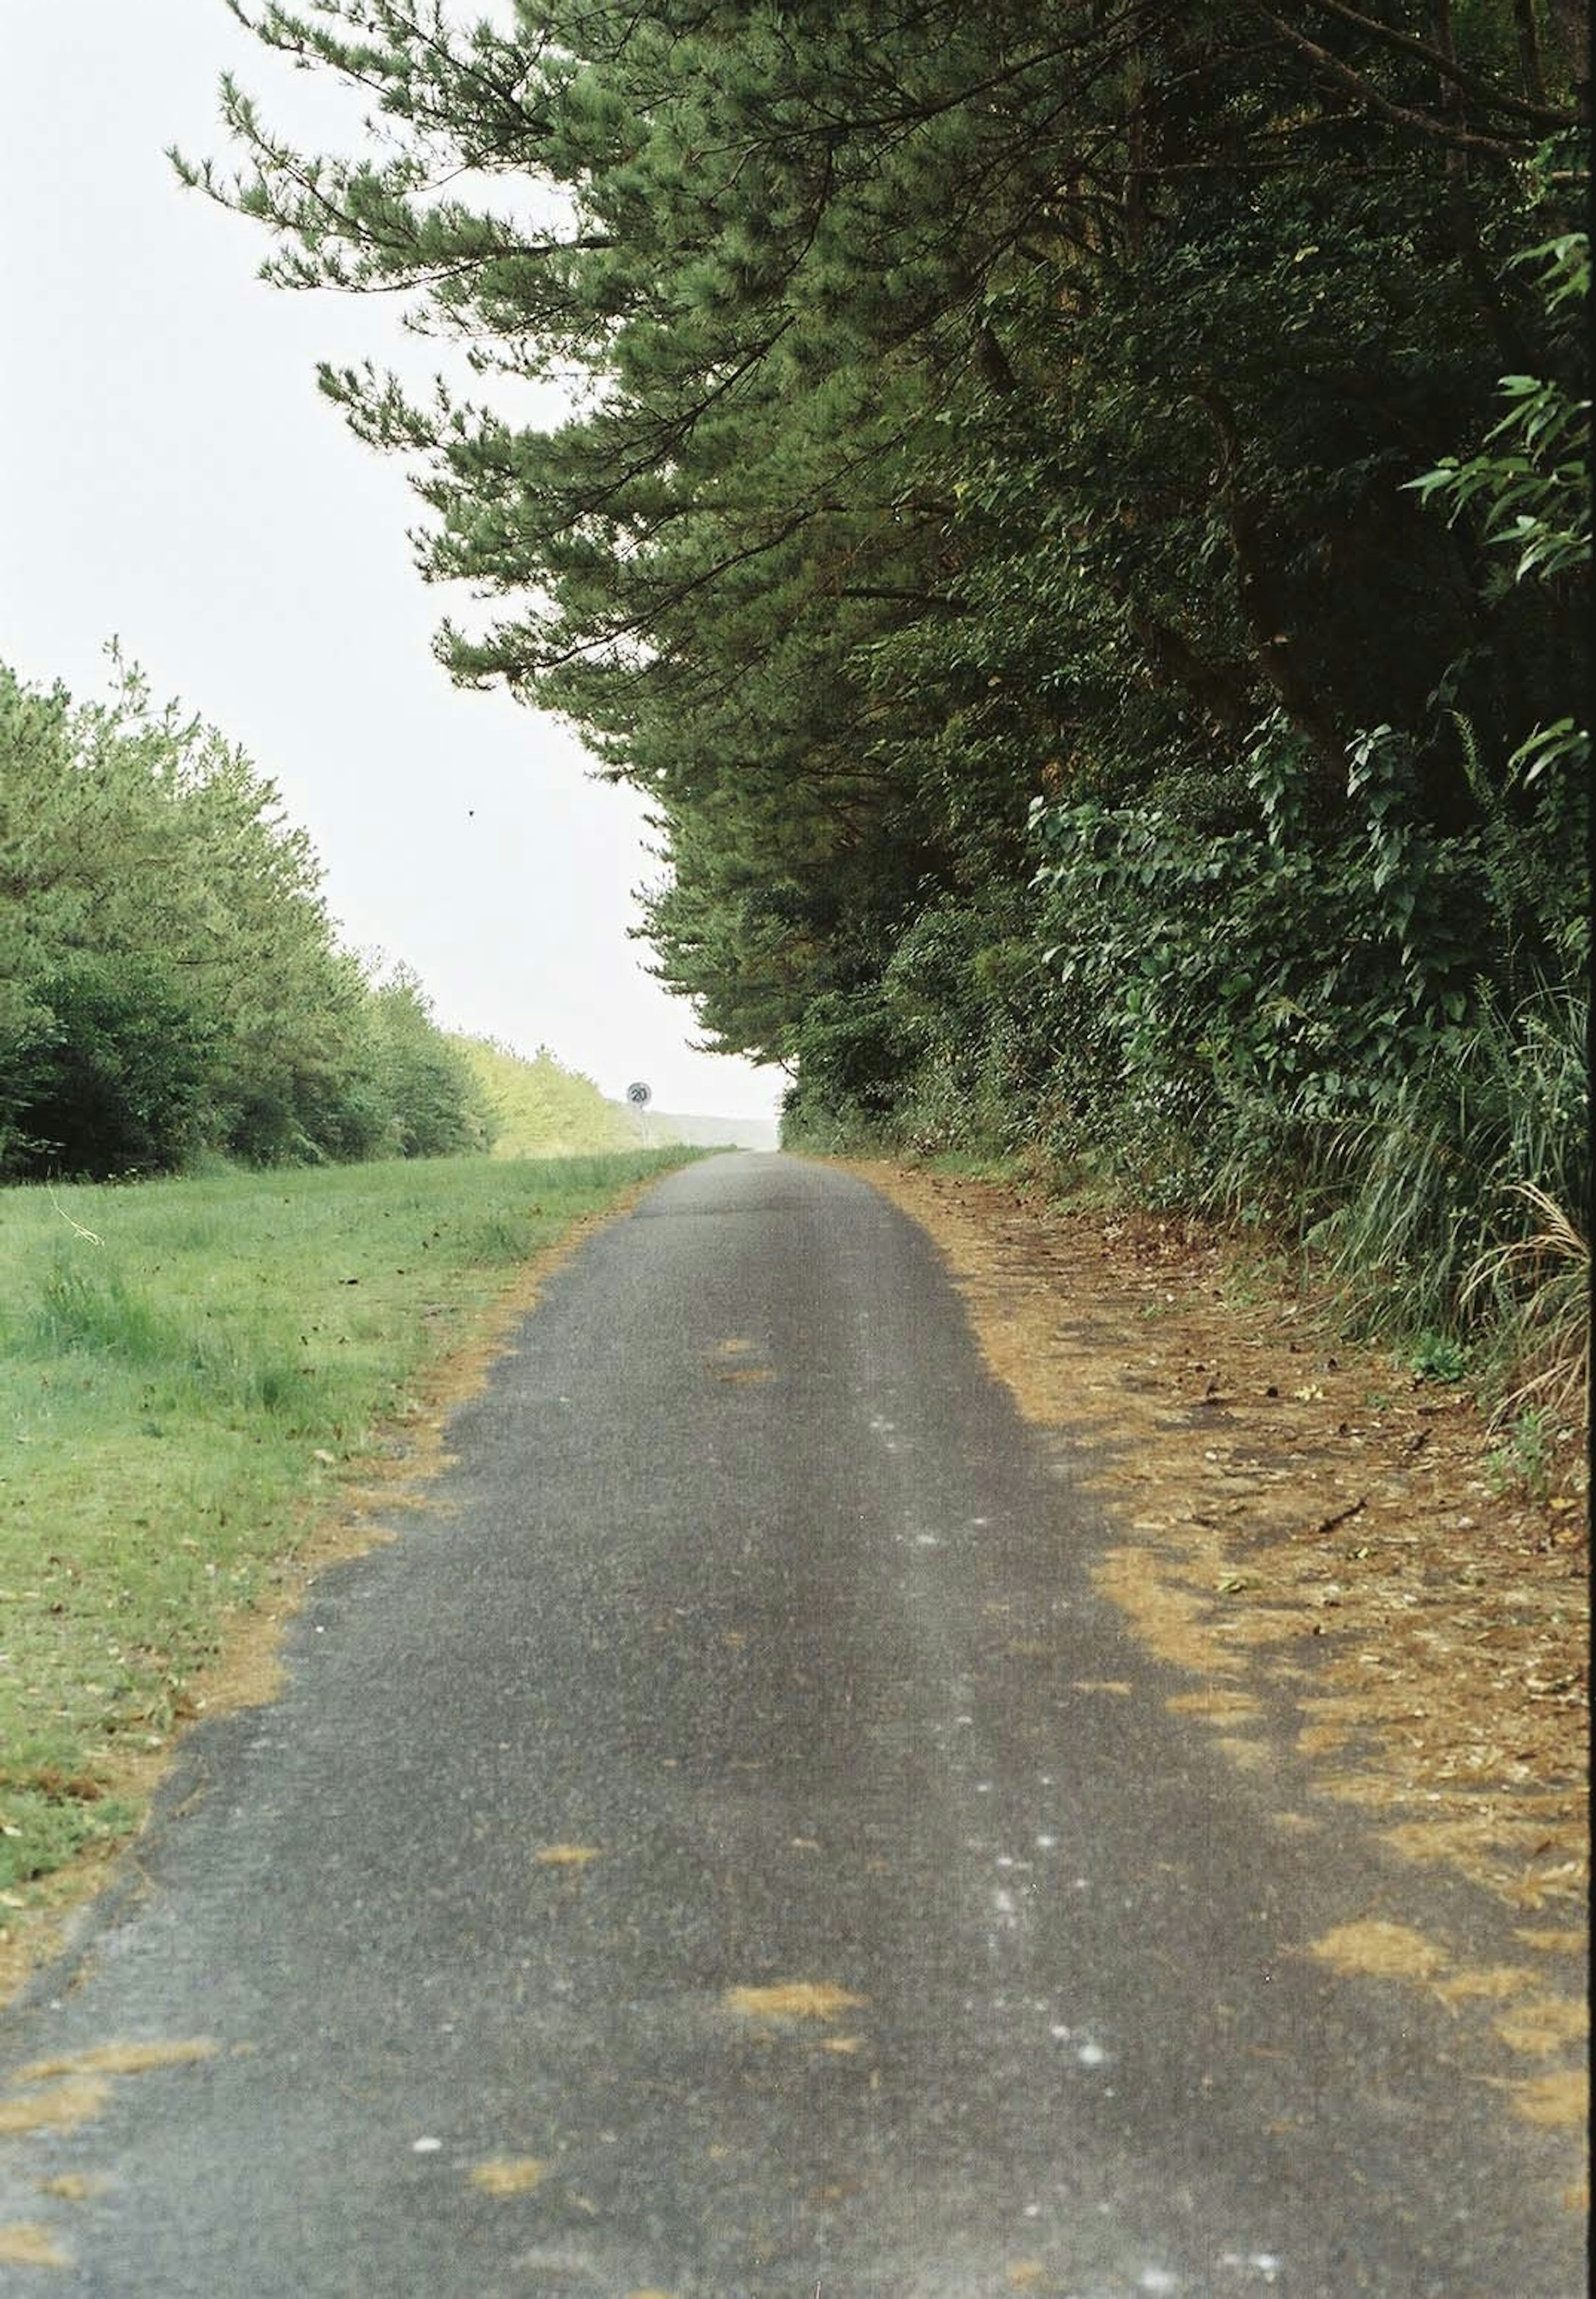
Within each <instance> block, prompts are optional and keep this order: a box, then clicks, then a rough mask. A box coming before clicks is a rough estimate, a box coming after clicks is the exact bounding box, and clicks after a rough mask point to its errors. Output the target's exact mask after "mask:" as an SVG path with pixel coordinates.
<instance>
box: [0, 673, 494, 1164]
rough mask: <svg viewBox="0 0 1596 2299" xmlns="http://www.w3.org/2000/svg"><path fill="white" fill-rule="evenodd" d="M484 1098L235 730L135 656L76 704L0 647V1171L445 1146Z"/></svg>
mask: <svg viewBox="0 0 1596 2299" xmlns="http://www.w3.org/2000/svg"><path fill="white" fill-rule="evenodd" d="M484 1141H486V1120H485V1116H484V1113H483V1112H482V1110H481V1109H480V1108H478V1094H477V1091H476V1088H475V1085H474V1083H473V1081H472V1078H471V1075H470V1071H469V1069H468V1067H467V1066H466V1065H465V1063H464V1061H463V1059H462V1058H461V1055H460V1054H459V1053H458V1051H457V1050H455V1049H454V1048H453V1047H452V1046H451V1044H450V1043H449V1042H448V1041H447V1040H446V1039H445V1037H444V1036H443V1034H442V1033H441V1032H439V1031H438V1030H437V1029H436V1026H435V1025H434V1024H433V1022H432V1019H431V1017H430V1013H429V1010H428V1004H427V1000H426V998H425V995H424V993H423V992H422V990H421V987H420V983H419V982H418V981H417V979H416V977H415V976H414V975H413V974H411V973H409V972H408V971H407V970H406V969H404V968H403V967H401V968H398V969H396V970H395V971H394V972H393V973H391V974H390V975H388V976H387V978H386V979H385V980H382V981H380V982H374V981H373V980H372V979H371V977H370V975H369V974H368V972H367V970H366V969H365V968H364V967H362V964H361V963H360V961H359V960H358V959H356V958H355V957H354V956H353V954H352V953H350V952H349V951H347V950H344V949H343V948H342V947H341V946H340V944H339V942H338V940H337V934H336V931H335V929H334V926H333V923H332V921H331V919H330V917H328V911H327V907H326V904H325V901H323V898H322V892H321V871H320V864H319V863H318V861H317V859H316V857H315V855H314V853H313V852H312V848H311V845H310V842H309V840H308V839H307V838H306V836H305V834H304V833H303V831H301V830H297V829H295V827H294V826H292V825H291V824H290V823H288V822H287V819H286V818H285V817H284V814H283V811H282V807H281V803H280V801H279V799H278V793H277V791H276V789H275V787H274V786H273V785H272V784H270V782H268V781H266V780H264V779H263V778H262V776H260V775H259V774H258V773H257V772H256V771H255V769H254V768H253V767H252V766H251V764H250V762H249V761H248V759H246V758H245V756H244V754H243V753H242V752H241V751H239V750H238V749H237V747H236V746H235V745H233V744H230V743H228V742H227V741H226V739H225V738H224V737H223V736H222V735H220V734H219V733H218V732H217V731H216V730H215V729H213V728H211V727H207V726H203V725H202V724H201V723H200V722H199V721H198V720H195V719H187V718H184V717H183V716H182V714H181V713H180V712H179V710H177V709H176V707H175V706H173V707H169V708H168V709H166V710H155V709H154V707H153V706H152V704H151V701H150V697H149V693H148V691H147V688H146V686H145V681H144V680H143V678H142V677H141V676H140V675H139V674H138V673H137V671H134V670H132V669H129V668H122V670H121V678H120V683H119V685H118V687H117V690H116V692H115V693H114V695H113V696H112V700H111V701H108V702H104V703H90V704H87V705H81V706H78V707H74V705H73V704H72V701H71V697H70V696H69V695H68V694H67V693H66V692H65V691H64V689H62V688H61V687H54V688H51V689H48V690H45V691H40V690H38V689H36V688H29V687H28V686H25V685H23V684H22V683H21V680H19V679H18V678H17V677H16V676H14V674H12V672H10V671H8V670H6V669H4V668H3V667H0V1178H5V1179H11V1178H16V1177H28V1176H29V1175H34V1174H54V1173H62V1174H81V1175H92V1176H96V1177H116V1176H121V1175H123V1174H139V1173H149V1172H154V1171H158V1170H162V1169H169V1168H170V1167H173V1166H180V1165H182V1164H183V1163H185V1162H186V1161H187V1160H188V1159H189V1158H192V1157H194V1156H195V1154H196V1153H199V1152H203V1151H211V1152H214V1153H218V1154H220V1155H223V1156H229V1157H235V1158H242V1159H245V1160H250V1161H253V1162H271V1161H273V1160H278V1159H301V1158H312V1159H315V1158H364V1157H373V1156H379V1155H391V1156H401V1155H403V1156H409V1155H436V1154H444V1153H446V1152H448V1151H452V1150H462V1149H467V1148H474V1147H480V1146H482V1144H483V1143H484Z"/></svg>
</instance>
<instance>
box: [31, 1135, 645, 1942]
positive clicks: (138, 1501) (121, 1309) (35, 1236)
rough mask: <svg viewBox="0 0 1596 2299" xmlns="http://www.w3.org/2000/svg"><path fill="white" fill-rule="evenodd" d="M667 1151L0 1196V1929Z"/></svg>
mask: <svg viewBox="0 0 1596 2299" xmlns="http://www.w3.org/2000/svg"><path fill="white" fill-rule="evenodd" d="M688 1154H691V1153H687V1152H683V1151H680V1150H666V1151H654V1152H646V1151H633V1152H631V1153H629V1154H627V1155H625V1156H613V1157H592V1158H565V1159H561V1160H558V1161H553V1160H550V1161H546V1162H542V1163H534V1162H529V1161H528V1162H524V1163H505V1162H503V1161H502V1160H489V1159H487V1158H448V1159H437V1160H429V1161H414V1162H407V1163H403V1164H393V1165H380V1166H345V1167H339V1168H336V1169H333V1170H327V1169H320V1170H317V1171H289V1172H274V1173H270V1174H224V1175H220V1176H218V1177H215V1178H204V1179H192V1180H182V1181H170V1182H151V1183H140V1184H137V1185H135V1186H132V1187H119V1188H92V1189H90V1188H77V1189H61V1190H58V1191H46V1190H43V1189H26V1190H8V1191H0V1830H3V1833H0V1928H3V1927H4V1924H5V1923H6V1921H8V1919H9V1917H10V1916H11V1914H12V1913H13V1912H15V1911H16V1910H19V1909H22V1908H25V1907H27V1906H28V1905H29V1902H30V1900H31V1899H32V1897H33V1894H32V1893H31V1892H30V1891H29V1886H30V1885H31V1884H32V1883H34V1882H35V1881H36V1880H38V1879H40V1878H43V1877H46V1876H48V1875H49V1874H50V1873H51V1872H52V1871H54V1870H56V1869H59V1868H60V1867H62V1865H63V1864H64V1863H66V1862H68V1861H69V1860H71V1858H72V1857H73V1856H74V1855H76V1854H78V1853H79V1851H81V1850H82V1849H83V1848H84V1847H86V1846H89V1845H92V1844H93V1843H95V1842H96V1840H99V1841H102V1842H104V1841H106V1840H114V1839H116V1838H120V1837H121V1836H123V1835H125V1834H126V1833H127V1831H128V1830H129V1828H130V1827H131V1826H132V1825H134V1824H135V1822H137V1817H138V1804H139V1798H138V1796H137V1792H134V1793H129V1789H128V1781H129V1776H130V1775H129V1764H127V1763H126V1762H124V1761H122V1760H123V1759H125V1758H127V1757H128V1756H129V1755H131V1754H132V1753H134V1752H138V1753H140V1754H143V1755H148V1754H149V1753H150V1752H151V1751H154V1750H158V1749H159V1748H161V1747H162V1746H163V1745H164V1743H165V1742H166V1741H167V1739H169V1737H170V1734H171V1733H172V1731H173V1730H174V1729H175V1728H176V1727H177V1726H178V1725H179V1723H180V1722H182V1721H183V1719H184V1718H185V1717H186V1716H187V1715H191V1714H193V1713H194V1700H193V1695H192V1687H193V1683H194V1680H195V1676H196V1674H197V1673H198V1672H199V1671H201V1670H202V1669H203V1668H204V1667H205V1665H206V1664H208V1663H210V1662H212V1661H213V1660H214V1659H215V1658H216V1657H217V1656H218V1654H219V1652H220V1649H221V1645H222V1639H223V1636H224V1632H225V1631H226V1629H227V1626H228V1623H229V1620H230V1619H231V1620H235V1621H236V1620H237V1618H238V1617H239V1616H240V1615H241V1614H247V1613H248V1612H249V1611H250V1609H251V1608H252V1607H253V1606H254V1605H255V1604H256V1602H257V1601H258V1600H259V1599H260V1598H261V1597H262V1593H263V1592H264V1590H265V1589H266V1588H267V1586H268V1584H269V1582H270V1580H271V1577H272V1575H273V1573H274V1570H277V1569H280V1566H281V1562H282V1560H283V1559H284V1558H285V1557H286V1556H289V1555H291V1553H292V1552H293V1550H294V1548H295V1545H296V1543H297V1542H298V1541H299V1540H301V1539H302V1538H303V1534H304V1532H305V1531H306V1529H307V1528H308V1527H309V1525H310V1524H311V1523H312V1522H313V1521H314V1519H315V1517H316V1515H317V1514H318V1512H319V1510H320V1511H324V1510H325V1509H326V1508H327V1507H328V1506H329V1505H330V1503H331V1501H332V1499H333V1498H334V1496H335V1494H336V1491H337V1487H338V1484H339V1482H340V1481H341V1480H342V1479H343V1478H345V1477H346V1476H347V1475H348V1473H349V1472H350V1468H351V1465H356V1464H359V1463H360V1462H362V1460H366V1461H369V1460H370V1458H371V1457H372V1456H373V1453H374V1452H375V1450H376V1448H378V1445H379V1444H380V1443H381V1442H383V1441H384V1439H383V1432H384V1431H385V1430H386V1431H387V1432H389V1435H390V1439H391V1432H392V1431H393V1430H394V1428H395V1425H396V1424H398V1425H403V1423H404V1422H405V1421H406V1420H407V1419H411V1418H413V1417H414V1416H415V1415H416V1413H417V1410H418V1408H417V1407H416V1404H415V1401H414V1399H413V1398H412V1396H411V1386H412V1384H415V1383H417V1382H420V1380H421V1379H422V1378H423V1377H424V1375H425V1374H426V1373H427V1371H428V1367H429V1366H436V1365H437V1364H438V1363H439V1361H440V1360H441V1359H442V1358H443V1357H445V1355H446V1354H448V1353H449V1352H450V1351H451V1349H454V1348H457V1347H459V1346H460V1345H461V1343H462V1341H463V1340H465V1339H466V1337H467V1336H468V1335H469V1334H470V1332H471V1329H472V1327H473V1325H474V1324H479V1323H480V1321H481V1318H482V1315H483V1313H484V1312H485V1311H486V1309H487V1307H489V1306H490V1305H491V1304H492V1303H493V1302H494V1301H495V1299H497V1298H499V1297H500V1296H502V1295H503V1292H504V1291H505V1289H506V1287H507V1285H508V1284H509V1282H510V1281H511V1277H512V1275H513V1274H514V1273H515V1271H516V1270H517V1269H518V1268H520V1266H521V1265H523V1264H524V1263H526V1262H527V1261H528V1259H529V1258H530V1257H532V1256H534V1255H536V1254H537V1253H539V1252H541V1251H542V1250H544V1249H546V1248H548V1247H551V1246H553V1244H555V1243H556V1242H557V1241H559V1239H560V1238H561V1236H562V1235H563V1234H564V1233H565V1232H567V1231H568V1230H569V1228H570V1226H571V1224H573V1223H574V1222H576V1221H577V1220H578V1219H579V1218H581V1217H582V1216H584V1215H587V1214H591V1213H593V1212H595V1211H598V1210H602V1209H603V1208H605V1207H607V1206H609V1205H611V1204H612V1203H613V1202H614V1201H615V1200H616V1199H618V1198H619V1196H620V1195H621V1194H622V1193H623V1192H624V1191H626V1190H627V1189H628V1187H629V1186H630V1185H632V1184H634V1183H636V1182H638V1181H640V1180H643V1179H645V1178H646V1177H648V1176H649V1175H651V1174H656V1173H660V1172H662V1171H663V1170H665V1169H666V1168H667V1167H669V1166H675V1165H679V1164H680V1163H682V1161H683V1158H684V1157H685V1156H686V1155H688Z"/></svg>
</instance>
